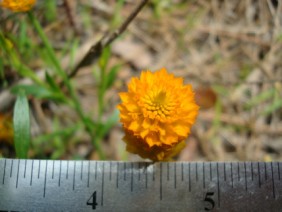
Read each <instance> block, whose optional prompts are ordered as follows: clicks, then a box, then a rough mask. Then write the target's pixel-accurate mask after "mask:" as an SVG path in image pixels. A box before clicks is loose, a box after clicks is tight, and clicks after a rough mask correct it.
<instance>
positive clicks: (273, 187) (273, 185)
mask: <svg viewBox="0 0 282 212" xmlns="http://www.w3.org/2000/svg"><path fill="white" fill-rule="evenodd" d="M270 166H271V178H272V192H273V198H274V199H276V196H275V184H274V175H273V164H272V162H271V163H270Z"/></svg>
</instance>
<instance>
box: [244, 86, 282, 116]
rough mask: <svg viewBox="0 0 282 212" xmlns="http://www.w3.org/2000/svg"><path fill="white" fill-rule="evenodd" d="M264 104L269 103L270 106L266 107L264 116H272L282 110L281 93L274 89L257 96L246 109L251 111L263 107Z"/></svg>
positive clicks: (263, 112)
mask: <svg viewBox="0 0 282 212" xmlns="http://www.w3.org/2000/svg"><path fill="white" fill-rule="evenodd" d="M264 102H268V104H267V106H266V107H265V109H264V110H263V111H262V114H263V115H268V114H271V113H273V112H274V111H276V110H279V109H281V108H282V99H281V96H280V93H279V91H277V89H276V88H274V87H273V88H270V89H268V90H266V91H264V92H262V93H260V94H259V95H257V96H254V97H253V98H252V99H250V101H249V102H248V103H247V104H246V108H247V109H251V108H253V107H255V106H257V105H261V104H262V103H264Z"/></svg>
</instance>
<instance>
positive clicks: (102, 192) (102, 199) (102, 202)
mask: <svg viewBox="0 0 282 212" xmlns="http://www.w3.org/2000/svg"><path fill="white" fill-rule="evenodd" d="M104 169H105V162H102V191H101V206H103V204H104Z"/></svg>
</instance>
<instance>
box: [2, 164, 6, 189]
mask: <svg viewBox="0 0 282 212" xmlns="http://www.w3.org/2000/svg"><path fill="white" fill-rule="evenodd" d="M6 163H7V161H6V159H4V173H3V179H2V184H3V185H4V184H5V175H6Z"/></svg>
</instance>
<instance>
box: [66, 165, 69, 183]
mask: <svg viewBox="0 0 282 212" xmlns="http://www.w3.org/2000/svg"><path fill="white" fill-rule="evenodd" d="M68 178H69V161H67V174H66V179H68Z"/></svg>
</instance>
